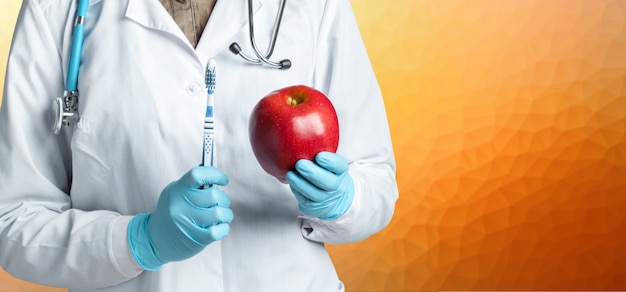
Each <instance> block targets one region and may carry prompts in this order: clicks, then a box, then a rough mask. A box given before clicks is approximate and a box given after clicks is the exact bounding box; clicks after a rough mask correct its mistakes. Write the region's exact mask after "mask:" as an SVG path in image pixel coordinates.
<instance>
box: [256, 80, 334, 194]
mask: <svg viewBox="0 0 626 292" xmlns="http://www.w3.org/2000/svg"><path fill="white" fill-rule="evenodd" d="M249 126H250V127H249V134H250V144H251V145H252V150H253V151H254V155H255V156H256V159H257V160H258V161H259V164H260V165H261V167H262V168H263V169H264V170H265V171H266V172H267V173H269V174H271V175H272V176H274V177H276V178H277V179H278V180H279V181H281V182H282V183H286V182H287V181H286V179H285V175H286V174H287V171H289V170H293V169H295V165H296V162H297V161H298V160H300V159H309V160H313V159H314V158H315V155H316V154H317V153H319V152H321V151H329V152H335V151H337V145H338V144H339V122H338V120H337V113H336V112H335V108H334V107H333V105H332V103H331V102H330V100H329V99H328V98H327V97H326V96H325V95H324V94H323V93H321V92H319V91H317V90H315V89H313V88H311V87H308V86H304V85H296V86H290V87H286V88H282V89H279V90H276V91H273V92H271V93H270V94H268V95H266V96H265V97H263V98H262V99H261V100H260V101H259V102H258V103H257V105H256V106H255V107H254V109H253V110H252V115H251V116H250V125H249Z"/></svg>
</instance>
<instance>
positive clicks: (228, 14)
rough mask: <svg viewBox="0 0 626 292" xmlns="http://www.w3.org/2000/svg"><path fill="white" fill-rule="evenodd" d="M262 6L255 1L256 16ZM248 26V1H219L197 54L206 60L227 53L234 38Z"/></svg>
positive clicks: (253, 2)
mask: <svg viewBox="0 0 626 292" xmlns="http://www.w3.org/2000/svg"><path fill="white" fill-rule="evenodd" d="M262 6H263V5H262V4H261V1H259V0H253V1H252V11H253V14H256V13H257V12H258V11H259V10H260V9H261V7H262ZM247 25H248V1H247V0H222V1H217V3H216V4H215V7H214V9H213V12H211V17H210V18H209V22H208V23H207V26H206V27H205V29H204V32H203V33H202V37H201V38H200V42H199V43H198V46H197V52H198V53H199V54H207V56H204V55H203V56H200V57H201V58H204V59H206V58H208V57H212V56H215V55H217V54H218V53H221V52H223V51H227V50H228V46H229V45H230V44H231V43H232V42H233V41H234V40H233V37H234V36H235V35H236V34H237V33H238V32H240V31H241V30H242V29H244V28H245V29H247Z"/></svg>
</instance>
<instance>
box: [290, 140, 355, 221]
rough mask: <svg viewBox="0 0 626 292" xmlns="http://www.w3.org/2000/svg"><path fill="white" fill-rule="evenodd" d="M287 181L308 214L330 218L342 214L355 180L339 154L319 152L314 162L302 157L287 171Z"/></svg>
mask: <svg viewBox="0 0 626 292" xmlns="http://www.w3.org/2000/svg"><path fill="white" fill-rule="evenodd" d="M287 182H288V183H289V187H290V188H291V192H292V193H293V194H294V195H295V197H296V200H297V201H298V206H299V208H300V212H302V214H303V215H305V216H307V217H317V218H320V219H322V220H333V219H336V218H339V217H340V216H341V215H343V214H345V213H346V211H348V208H350V205H352V200H353V199H354V181H353V180H352V177H351V176H350V174H349V173H348V162H347V161H346V160H345V158H343V157H342V156H341V155H338V154H335V153H331V152H320V153H318V154H317V155H316V156H315V162H313V161H310V160H306V159H302V160H299V161H298V162H297V163H296V170H295V171H289V172H287Z"/></svg>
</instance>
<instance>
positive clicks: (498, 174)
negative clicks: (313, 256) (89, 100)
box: [0, 0, 626, 291]
mask: <svg viewBox="0 0 626 292" xmlns="http://www.w3.org/2000/svg"><path fill="white" fill-rule="evenodd" d="M9 2H11V3H9ZM15 2H19V1H11V0H0V25H2V27H0V29H1V30H0V33H1V34H2V35H1V36H0V37H2V39H1V40H0V44H1V47H0V54H1V56H2V57H1V59H0V61H1V62H3V63H0V65H3V67H4V64H5V63H4V61H5V59H6V54H7V51H8V46H9V42H10V34H11V30H12V27H13V24H14V21H15V16H16V13H17V9H18V8H19V7H18V6H19V3H15ZM352 4H353V6H354V9H355V13H356V16H357V19H358V21H359V25H360V27H361V32H362V35H363V38H364V41H365V43H366V46H367V49H368V52H369V54H370V57H371V60H372V63H373V65H374V69H375V71H376V74H377V76H378V79H379V82H380V85H381V87H382V90H383V93H384V96H385V103H386V106H387V112H388V115H389V123H390V126H391V132H392V138H393V142H394V148H395V151H396V159H397V163H398V174H397V178H398V184H399V188H400V199H399V201H398V204H397V208H396V213H395V216H394V218H393V220H392V222H391V223H390V225H389V226H388V227H387V228H386V229H385V230H383V231H382V232H380V233H379V234H376V235H374V236H372V237H371V238H369V239H367V240H365V241H363V242H360V243H355V244H348V245H333V246H329V250H330V253H331V255H332V257H333V259H334V261H335V263H336V265H337V270H338V272H339V274H340V277H341V278H342V279H343V281H344V282H345V284H346V286H347V290H348V291H437V290H626V224H625V223H626V1H621V0H605V1H600V0H550V1H545V0H544V1H541V0H535V1H533V0H525V1H515V0H506V1H496V0H491V1H487V0H467V1H460V0H456V1H453V0H441V1H417V0H393V1H375V0H352ZM242 13H244V12H242ZM285 17H288V15H286V16H285ZM2 72H4V70H2ZM7 287H9V288H7ZM18 289H21V291H53V290H52V289H50V288H44V287H41V286H35V285H31V284H27V283H24V282H21V281H18V280H15V279H12V278H10V277H9V276H7V275H6V274H5V275H2V276H0V291H16V290H18ZM48 289H50V290H48Z"/></svg>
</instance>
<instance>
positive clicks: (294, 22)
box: [0, 0, 397, 292]
mask: <svg viewBox="0 0 626 292" xmlns="http://www.w3.org/2000/svg"><path fill="white" fill-rule="evenodd" d="M75 2H77V1H75V0H24V3H23V7H22V9H21V11H20V14H19V19H18V22H17V25H16V30H15V34H14V39H13V45H12V47H11V53H10V58H9V62H8V69H7V74H6V84H5V90H4V98H3V104H2V109H1V110H0V159H1V161H2V162H1V165H0V265H1V266H2V267H3V268H4V269H5V270H7V271H8V272H9V273H11V274H12V275H14V276H16V277H18V278H22V279H25V280H28V281H32V282H36V283H41V284H45V285H53V286H60V287H69V288H70V289H71V290H72V291H95V290H97V291H316V292H317V291H342V290H343V284H342V283H341V281H340V280H339V279H338V277H337V274H336V272H335V270H334V268H333V265H332V263H331V260H330V258H329V256H328V254H327V252H326V250H325V248H324V244H323V243H325V242H327V243H347V242H354V241H360V240H363V239H365V238H367V237H368V236H370V235H372V234H373V233H375V232H378V231H379V230H381V229H382V228H384V227H385V226H386V224H387V223H388V222H389V220H390V218H391V216H392V213H393V210H394V204H395V202H396V199H397V186H396V182H395V162H394V157H393V150H392V145H391V139H390V134H389V129H388V124H387V120H386V113H385V108H384V104H383V101H382V98H381V93H380V89H379V87H378V84H377V82H376V78H375V76H374V74H373V71H372V68H371V66H370V64H369V61H368V57H367V54H366V51H365V49H364V46H363V43H362V40H361V38H360V34H359V32H358V28H357V24H356V22H355V19H354V15H353V12H352V10H351V7H350V3H349V0H326V1H321V0H318V1H310V0H291V1H288V2H287V6H286V9H285V13H284V19H283V23H282V26H281V29H280V34H279V37H278V41H277V45H276V49H275V52H274V55H273V59H276V60H280V59H283V58H290V59H291V61H292V63H293V67H292V68H291V69H289V70H276V69H271V68H269V67H266V66H256V65H250V64H248V63H246V62H245V61H243V60H242V59H241V58H240V57H239V56H235V55H233V54H232V53H230V52H229V51H228V45H229V44H230V43H231V42H233V41H238V42H239V43H240V45H241V46H242V47H243V48H244V50H245V51H246V52H247V53H249V54H251V48H250V42H249V41H248V20H247V13H246V11H247V10H246V9H247V6H246V0H226V1H219V2H217V5H216V7H215V9H214V11H213V14H212V16H211V19H210V20H209V23H208V25H207V27H206V29H205V31H204V34H203V36H202V39H201V40H200V42H199V44H198V46H197V48H196V49H194V48H193V47H192V46H190V44H189V43H188V41H187V40H186V38H185V36H184V35H183V33H182V32H181V31H180V29H179V28H178V26H177V25H176V23H175V22H174V21H173V20H172V19H171V17H170V16H169V15H168V13H167V12H166V11H165V9H163V7H162V6H161V4H160V3H159V1H157V0H91V1H90V2H91V3H90V6H89V10H88V13H87V19H86V33H85V42H84V50H83V53H82V58H81V66H80V77H79V82H78V89H79V91H80V101H79V109H80V115H81V120H80V122H79V123H78V125H77V126H76V127H75V129H73V130H68V129H65V130H63V131H64V132H63V133H62V134H61V135H59V136H55V135H53V134H52V131H51V121H50V117H51V112H52V111H51V104H52V100H53V98H54V97H55V96H60V95H61V93H62V92H63V89H64V86H63V84H64V81H63V80H64V76H65V73H66V72H65V71H66V70H67V65H66V64H67V62H68V60H67V59H68V54H69V47H70V43H71V30H72V26H73V22H74V20H73V15H74V13H75V10H76V3H75ZM278 2H279V1H278V0H255V1H254V12H255V15H254V17H255V24H256V36H257V42H258V43H259V45H260V47H261V48H262V50H265V49H266V47H267V44H268V41H269V35H270V31H271V26H272V25H273V23H274V19H275V16H276V12H277V10H278ZM209 57H213V58H215V59H216V61H217V64H218V71H217V74H218V76H217V90H216V100H215V112H216V141H217V142H216V143H217V146H216V147H217V150H216V151H217V152H216V153H217V165H218V167H219V168H221V169H223V170H224V171H225V172H226V173H227V174H228V175H229V178H230V183H229V184H228V186H226V187H223V190H224V191H225V192H226V193H227V194H229V196H230V197H231V200H232V205H231V208H232V210H233V212H234V214H235V219H234V221H233V222H232V224H231V228H230V234H229V235H228V236H227V237H226V238H224V239H223V240H221V241H219V242H214V243H213V244H211V245H209V246H208V247H207V248H206V249H205V250H204V251H203V252H201V253H200V254H198V255H196V256H194V257H192V258H190V259H188V260H185V261H181V262H174V263H169V264H166V265H164V266H163V268H162V269H161V270H159V271H156V272H149V271H143V270H142V269H141V268H140V267H139V266H138V265H137V263H136V262H135V260H134V259H133V257H132V255H131V253H130V250H129V248H128V241H127V225H128V222H129V220H130V218H131V216H132V215H134V214H137V213H139V212H150V211H152V210H153V209H154V207H155V206H156V202H157V199H158V197H159V194H160V192H161V190H162V189H163V188H164V187H165V186H166V185H167V184H168V183H170V182H171V181H174V180H176V179H178V178H180V177H181V176H182V175H183V174H184V173H185V172H187V171H188V170H189V169H191V168H192V167H194V166H196V165H198V164H199V163H200V160H201V155H202V141H203V131H202V129H203V119H204V108H205V98H206V96H205V94H206V92H205V89H204V84H203V78H204V75H203V74H204V66H205V64H206V60H207V59H208V58H209ZM295 84H305V85H309V86H312V87H315V88H317V89H319V90H321V91H322V92H324V93H326V94H327V95H328V96H329V98H330V99H331V100H332V102H333V104H334V105H335V107H336V109H337V114H338V117H339V123H340V131H341V133H340V145H339V149H338V153H339V154H341V155H342V156H344V157H345V158H346V159H347V160H348V161H349V162H350V174H351V176H352V177H353V178H354V181H355V187H356V195H355V199H354V202H353V204H352V206H351V207H350V209H349V210H348V212H347V213H346V214H345V215H344V216H342V217H340V218H339V219H336V220H333V221H321V220H318V219H312V218H304V217H302V216H300V215H299V211H298V207H297V202H296V200H295V199H294V196H293V195H292V194H291V192H290V190H289V188H288V186H287V185H284V184H281V183H279V182H278V181H277V180H276V179H275V178H273V177H271V176H270V175H268V174H266V173H265V172H264V171H263V170H262V168H261V167H260V166H259V164H258V163H257V161H256V159H255V158H254V155H253V153H252V150H251V147H250V142H249V139H248V117H249V114H250V112H251V110H252V108H253V106H254V105H255V104H256V102H257V101H258V100H259V99H260V98H261V97H262V96H264V95H265V94H267V93H269V92H270V91H272V90H275V89H278V88H281V87H285V86H289V85H295ZM99 289H101V290H99Z"/></svg>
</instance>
